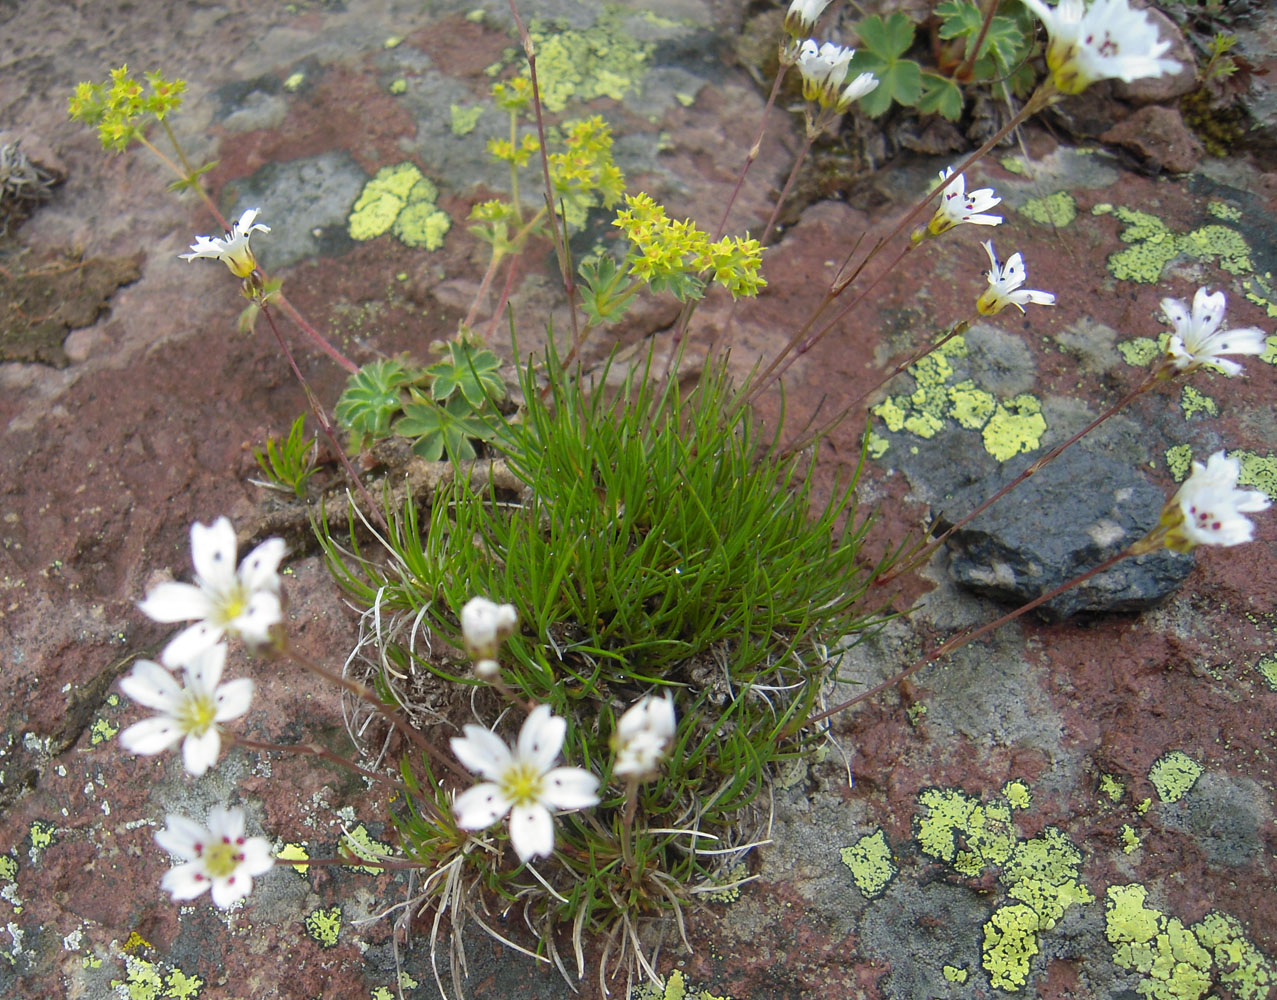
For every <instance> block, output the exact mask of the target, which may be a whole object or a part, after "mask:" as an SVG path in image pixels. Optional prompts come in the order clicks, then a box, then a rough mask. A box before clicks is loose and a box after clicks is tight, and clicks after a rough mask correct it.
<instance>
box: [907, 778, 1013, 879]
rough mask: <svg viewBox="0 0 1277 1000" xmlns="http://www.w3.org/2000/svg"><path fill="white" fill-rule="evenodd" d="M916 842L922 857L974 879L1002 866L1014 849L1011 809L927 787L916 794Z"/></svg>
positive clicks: (996, 802) (955, 791)
mask: <svg viewBox="0 0 1277 1000" xmlns="http://www.w3.org/2000/svg"><path fill="white" fill-rule="evenodd" d="M918 806H919V809H918V812H917V813H916V814H915V816H914V825H915V829H916V839H917V841H918V846H919V847H920V848H922V852H923V853H924V854H927V855H930V856H931V857H933V858H937V859H939V860H941V861H944V862H946V863H948V864H950V865H952V866H953V868H954V869H955V870H956V871H957V872H958V873H959V874H961V875H965V876H967V877H969V878H975V877H977V876H979V875H980V874H981V873H983V872H984V871H985V870H986V869H987V868H989V867H995V866H1001V865H1003V864H1005V863H1006V861H1007V859H1008V858H1010V857H1011V852H1012V851H1013V850H1014V849H1015V841H1016V834H1015V828H1014V827H1013V826H1012V824H1011V807H1010V806H1009V805H1008V804H1007V803H1006V802H1005V801H1003V800H1001V799H993V800H992V801H990V802H988V803H983V802H981V801H980V800H979V799H976V798H972V797H971V796H969V795H967V794H966V793H964V792H962V791H960V790H958V789H956V788H926V789H923V791H922V792H920V793H919V794H918Z"/></svg>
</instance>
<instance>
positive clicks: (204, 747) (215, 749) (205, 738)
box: [182, 726, 222, 778]
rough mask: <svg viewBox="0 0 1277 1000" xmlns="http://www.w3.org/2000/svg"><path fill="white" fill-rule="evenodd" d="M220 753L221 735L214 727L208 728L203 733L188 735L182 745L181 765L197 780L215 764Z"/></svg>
mask: <svg viewBox="0 0 1277 1000" xmlns="http://www.w3.org/2000/svg"><path fill="white" fill-rule="evenodd" d="M221 752H222V735H221V733H219V732H218V730H217V727H216V726H209V727H208V729H206V730H205V731H204V732H203V733H188V734H187V736H186V739H185V741H184V742H183V743H182V764H183V765H184V766H185V767H186V773H187V774H190V775H193V776H194V777H196V778H198V777H200V776H201V775H203V774H204V773H205V772H206V771H207V770H208V769H209V768H210V767H212V766H213V765H214V764H216V763H217V755H218V754H219V753H221Z"/></svg>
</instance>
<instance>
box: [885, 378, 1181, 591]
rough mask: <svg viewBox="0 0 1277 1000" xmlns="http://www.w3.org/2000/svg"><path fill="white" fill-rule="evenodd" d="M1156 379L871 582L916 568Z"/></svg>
mask: <svg viewBox="0 0 1277 1000" xmlns="http://www.w3.org/2000/svg"><path fill="white" fill-rule="evenodd" d="M1158 381H1159V377H1158V373H1157V372H1156V371H1155V372H1152V373H1150V374H1149V375H1148V376H1147V377H1146V378H1145V379H1144V381H1142V382H1141V383H1140V384H1139V385H1137V386H1136V387H1135V388H1134V389H1132V390H1131V391H1130V392H1128V393H1127V394H1126V395H1125V396H1123V397H1122V398H1121V399H1119V400H1118V401H1117V402H1116V403H1114V404H1113V405H1112V406H1110V407H1109V408H1108V409H1107V410H1105V411H1104V412H1103V413H1101V414H1100V415H1099V416H1098V417H1096V418H1095V419H1094V420H1092V421H1091V422H1090V423H1089V424H1087V425H1086V426H1085V427H1083V428H1082V429H1081V430H1080V431H1078V432H1077V433H1076V434H1074V435H1073V436H1072V437H1070V438H1069V439H1068V440H1067V441H1065V442H1063V443H1062V444H1058V445H1056V446H1055V447H1054V448H1052V449H1051V450H1050V451H1048V452H1047V453H1046V454H1045V455H1043V456H1042V457H1041V458H1039V459H1038V460H1037V461H1036V462H1034V463H1033V464H1032V465H1030V466H1029V467H1028V468H1027V469H1025V470H1024V471H1023V472H1021V473H1020V474H1019V475H1018V476H1016V477H1015V478H1014V479H1012V480H1011V481H1010V482H1009V483H1007V484H1006V485H1005V486H1003V487H1002V489H1000V490H998V491H997V492H996V493H994V494H993V496H991V497H989V499H988V500H986V501H984V503H982V504H980V506H979V507H977V508H976V509H975V510H973V511H972V512H971V513H970V514H968V515H967V516H966V517H964V518H962V519H961V520H960V521H958V522H957V523H956V524H952V525H950V526H949V527H948V528H947V529H946V530H945V531H944V532H943V533H941V534H940V535H938V536H937V537H936V538H934V539H932V540H931V541H930V542H928V543H927V544H926V545H925V546H924V547H923V548H922V549H920V550H919V551H918V552H917V553H916V554H915V555H913V556H912V557H911V558H910V559H908V560H907V561H906V562H905V563H904V564H902V565H900V566H897V567H896V568H895V569H893V570H892V571H891V572H889V573H887V574H885V575H884V576H882V577H879V578H878V579H877V580H875V581H874V583H875V585H882V584H886V583H890V582H891V581H892V580H894V579H895V578H896V577H898V576H900V574H901V573H907V572H909V571H910V570H911V569H916V568H917V567H918V566H921V565H922V564H923V563H924V562H926V561H927V559H928V558H929V557H930V556H931V553H933V552H935V550H936V549H938V548H939V547H940V546H941V545H943V544H944V543H945V541H947V540H948V539H949V537H950V536H951V535H953V533H954V532H955V531H957V530H958V529H959V528H962V527H963V526H965V525H967V524H970V523H971V521H972V520H974V519H975V518H977V517H979V516H980V515H981V514H983V513H984V512H985V511H986V510H988V509H989V508H990V507H992V506H993V505H994V504H995V503H997V502H998V501H999V500H1001V499H1002V498H1003V497H1004V496H1006V495H1007V494H1008V493H1010V492H1011V491H1012V490H1013V489H1015V488H1016V487H1017V486H1019V485H1020V484H1021V483H1022V482H1024V481H1025V480H1026V479H1028V478H1029V477H1030V476H1033V475H1035V474H1036V473H1038V472H1040V471H1041V470H1042V469H1043V468H1044V467H1045V466H1047V465H1049V464H1050V463H1051V462H1054V461H1055V460H1056V459H1057V458H1059V457H1060V455H1062V454H1063V453H1064V451H1065V449H1067V448H1069V447H1071V446H1072V445H1074V444H1076V443H1077V442H1078V441H1080V440H1081V439H1082V438H1084V437H1085V436H1086V435H1087V434H1090V433H1091V431H1093V430H1095V428H1097V427H1099V426H1100V424H1102V423H1104V421H1106V420H1108V419H1109V417H1111V416H1113V415H1114V414H1115V413H1117V412H1118V411H1119V410H1121V409H1123V408H1124V407H1125V406H1127V405H1128V404H1129V403H1130V402H1131V401H1132V400H1133V399H1135V398H1136V397H1137V396H1139V395H1142V394H1143V393H1146V392H1148V391H1149V390H1150V389H1152V388H1153V386H1154V385H1156V384H1157V382H1158Z"/></svg>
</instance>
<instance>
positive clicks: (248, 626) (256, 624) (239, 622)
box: [228, 590, 284, 647]
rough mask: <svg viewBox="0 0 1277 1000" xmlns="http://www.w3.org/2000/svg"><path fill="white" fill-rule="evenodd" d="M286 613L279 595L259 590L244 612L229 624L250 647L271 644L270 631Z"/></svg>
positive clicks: (251, 598)
mask: <svg viewBox="0 0 1277 1000" xmlns="http://www.w3.org/2000/svg"><path fill="white" fill-rule="evenodd" d="M283 617H284V612H283V608H282V607H281V606H280V603H279V595H278V594H274V593H271V592H270V591H269V590H259V591H257V592H256V593H254V594H253V596H252V597H250V598H249V600H248V604H247V605H246V606H245V607H244V611H243V612H242V613H241V614H240V615H238V616H237V617H236V618H235V619H233V620H232V621H230V622H229V623H228V627H229V628H230V629H232V630H233V631H234V632H235V633H236V634H237V635H238V636H239V637H240V638H241V639H243V640H244V642H245V643H247V644H248V645H249V646H250V647H253V646H261V645H264V644H265V643H268V642H270V630H271V629H272V628H274V627H275V626H276V625H278V624H279V623H280V621H282V620H283Z"/></svg>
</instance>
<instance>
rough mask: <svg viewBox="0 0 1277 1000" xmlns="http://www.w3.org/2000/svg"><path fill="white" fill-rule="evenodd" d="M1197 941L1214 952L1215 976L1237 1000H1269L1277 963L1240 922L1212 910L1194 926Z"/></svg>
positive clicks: (1275, 981) (1276, 981)
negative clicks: (1257, 946)
mask: <svg viewBox="0 0 1277 1000" xmlns="http://www.w3.org/2000/svg"><path fill="white" fill-rule="evenodd" d="M1193 929H1194V930H1195V931H1196V932H1197V940H1198V941H1199V942H1200V943H1201V945H1202V946H1203V947H1204V948H1207V949H1209V950H1210V951H1211V953H1212V957H1213V958H1214V960H1215V975H1216V977H1217V978H1218V980H1219V982H1220V983H1221V984H1222V985H1224V986H1227V987H1228V988H1229V990H1231V991H1232V994H1233V996H1234V997H1236V998H1237V1000H1266V998H1268V997H1270V996H1271V995H1272V989H1273V987H1274V986H1277V964H1275V963H1273V962H1272V961H1271V960H1270V959H1268V958H1266V957H1265V956H1264V955H1263V954H1261V953H1260V951H1259V949H1258V948H1256V947H1255V946H1254V944H1252V943H1251V942H1250V940H1249V939H1247V937H1246V935H1245V932H1244V931H1243V930H1242V925H1241V923H1240V922H1239V921H1238V920H1237V919H1236V918H1235V917H1231V916H1229V915H1228V914H1227V913H1221V912H1220V911H1218V910H1212V911H1211V912H1210V913H1208V914H1206V916H1204V917H1203V918H1202V919H1201V920H1199V921H1198V922H1197V923H1195V924H1194V925H1193Z"/></svg>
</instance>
